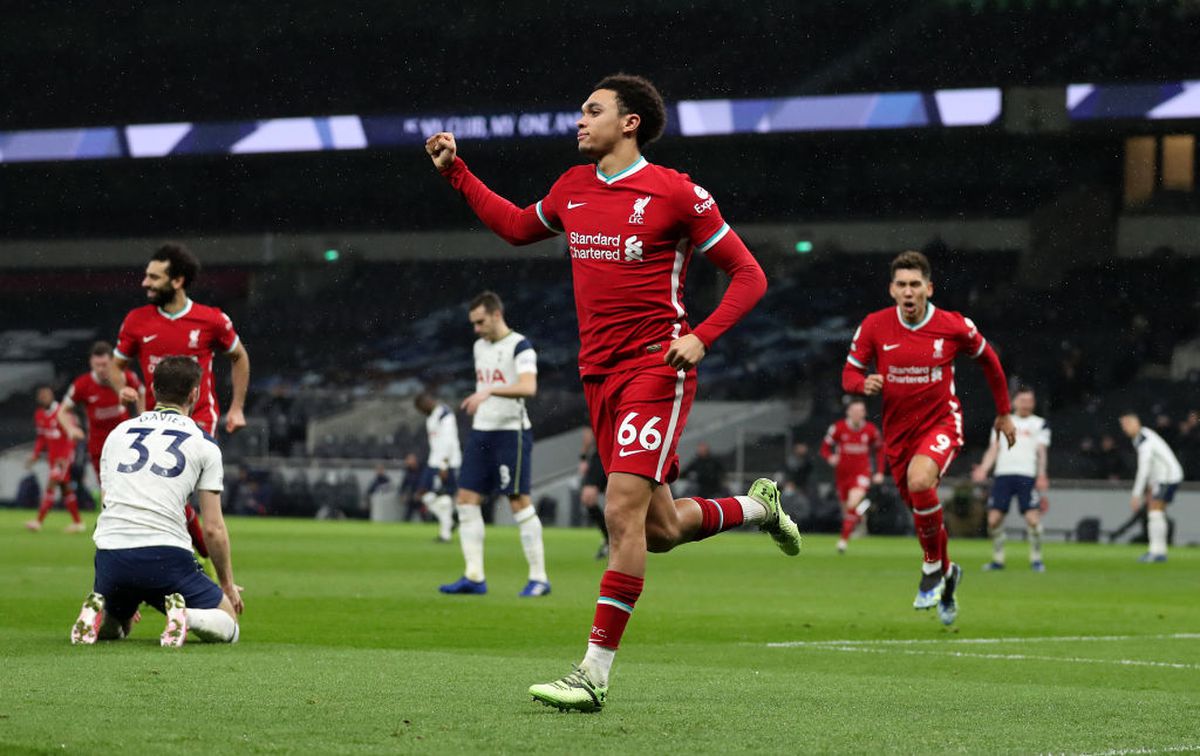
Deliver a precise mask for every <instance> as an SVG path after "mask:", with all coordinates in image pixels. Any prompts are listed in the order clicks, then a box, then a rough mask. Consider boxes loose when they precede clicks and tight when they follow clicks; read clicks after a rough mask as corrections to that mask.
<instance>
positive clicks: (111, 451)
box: [92, 411, 225, 551]
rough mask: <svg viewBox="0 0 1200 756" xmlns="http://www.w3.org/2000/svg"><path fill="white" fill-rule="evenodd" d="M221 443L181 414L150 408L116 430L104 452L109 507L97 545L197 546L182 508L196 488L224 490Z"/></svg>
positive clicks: (103, 485)
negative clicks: (189, 533) (189, 535)
mask: <svg viewBox="0 0 1200 756" xmlns="http://www.w3.org/2000/svg"><path fill="white" fill-rule="evenodd" d="M224 477H225V472H224V468H223V467H222V463H221V450H220V448H219V447H218V446H217V443H216V442H215V441H214V440H213V439H212V438H211V437H210V436H208V435H207V434H205V433H204V431H202V430H200V428H198V427H197V426H196V422H195V421H194V420H192V418H190V417H185V416H183V415H181V414H179V413H178V412H173V411H162V412H145V413H143V414H141V415H139V416H138V417H134V418H130V419H129V420H126V421H125V422H123V423H121V424H120V425H118V426H117V427H116V428H114V429H113V431H112V433H110V434H108V439H107V440H105V442H104V449H103V451H101V453H100V488H101V490H102V491H103V494H104V510H103V511H102V512H101V513H100V517H99V518H98V519H97V521H96V532H95V533H94V534H93V535H92V540H94V541H95V542H96V548H98V549H136V548H141V547H143V546H178V547H179V548H181V549H187V550H188V551H191V550H192V539H191V538H189V537H188V532H187V523H186V522H185V519H184V514H183V508H184V506H185V505H186V504H187V500H188V497H189V496H191V495H192V492H193V491H197V490H200V491H221V490H223V488H224Z"/></svg>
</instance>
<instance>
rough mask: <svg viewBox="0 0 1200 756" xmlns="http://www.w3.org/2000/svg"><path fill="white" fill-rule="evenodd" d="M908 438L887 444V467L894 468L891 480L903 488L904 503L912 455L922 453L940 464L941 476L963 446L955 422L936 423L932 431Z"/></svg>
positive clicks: (906, 495)
mask: <svg viewBox="0 0 1200 756" xmlns="http://www.w3.org/2000/svg"><path fill="white" fill-rule="evenodd" d="M911 438H913V439H916V440H915V441H909V442H905V443H901V444H896V445H890V444H889V445H888V446H887V447H886V449H885V452H884V453H885V454H886V455H887V463H888V467H889V468H891V470H892V479H893V480H895V481H896V487H897V488H899V489H900V498H902V499H903V500H904V501H905V502H907V501H908V500H909V498H908V464H909V462H912V460H913V457H916V456H917V455H923V456H926V457H929V458H930V459H932V460H933V461H934V463H935V464H936V465H937V466H938V475H939V476H942V475H945V474H946V470H948V469H949V468H950V463H951V462H953V461H954V457H955V456H956V455H957V454H958V450H959V449H961V448H962V445H963V442H962V434H961V432H960V431H959V430H958V427H957V426H956V425H955V424H954V422H953V421H950V422H948V423H946V424H943V425H936V426H934V427H933V428H932V429H931V430H926V431H923V432H921V433H918V434H916V435H914V436H911Z"/></svg>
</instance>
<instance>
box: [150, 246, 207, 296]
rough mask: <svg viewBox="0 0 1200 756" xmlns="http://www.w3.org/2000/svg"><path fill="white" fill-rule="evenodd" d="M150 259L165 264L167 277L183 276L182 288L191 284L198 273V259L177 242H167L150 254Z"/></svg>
mask: <svg viewBox="0 0 1200 756" xmlns="http://www.w3.org/2000/svg"><path fill="white" fill-rule="evenodd" d="M150 259H151V260H157V261H158V262H165V263H166V264H167V278H180V277H182V278H183V288H185V289H186V288H187V287H188V286H191V284H192V281H195V280H196V277H197V276H199V275H200V261H199V260H197V259H196V256H195V255H193V254H192V252H191V250H189V249H188V248H187V247H185V246H183V245H182V244H179V243H177V242H167V243H166V244H163V245H162V246H160V247H159V248H158V249H156V250H154V254H152V255H150Z"/></svg>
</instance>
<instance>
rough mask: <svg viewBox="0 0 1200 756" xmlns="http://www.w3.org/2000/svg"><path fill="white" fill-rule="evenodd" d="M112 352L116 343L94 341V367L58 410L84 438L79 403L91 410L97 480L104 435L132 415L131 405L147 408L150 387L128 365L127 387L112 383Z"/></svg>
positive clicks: (70, 431)
mask: <svg viewBox="0 0 1200 756" xmlns="http://www.w3.org/2000/svg"><path fill="white" fill-rule="evenodd" d="M112 353H113V348H112V344H109V343H108V342H107V341H97V342H96V343H95V344H93V345H92V350H91V354H90V356H89V358H88V363H89V365H88V366H89V367H90V368H91V370H90V371H89V372H86V373H84V374H83V375H81V376H79V377H78V378H76V379H75V380H74V381H72V382H71V387H70V388H68V389H67V395H66V396H64V397H63V400H62V407H61V409H59V411H58V423H59V425H61V426H62V428H63V430H64V431H66V432H67V435H68V436H70V437H71V438H72V440H75V441H79V440H82V439H83V437H84V432H83V430H82V429H80V427H79V423H78V422H77V421H76V419H75V413H74V411H73V410H74V409H75V407H76V406H82V407H83V411H84V412H85V413H86V414H87V440H88V445H87V447H88V458H89V459H91V461H92V469H93V470H95V471H96V478H97V480H99V478H100V451H101V450H102V449H103V448H104V439H106V438H108V434H109V433H111V432H112V429H113V428H116V427H117V426H118V425H120V424H121V423H122V422H124V421H125V420H128V419H129V409H128V405H130V404H132V405H135V406H136V407H137V414H139V415H140V414H142V412H143V411H144V410H145V409H146V406H145V401H146V390H145V389H144V388H143V387H142V382H141V381H140V380H138V377H137V374H136V373H134V372H133V371H132V370H129V369H128V368H126V369H125V371H124V374H125V389H124V390H123V391H122V392H121V393H120V394H118V393H117V392H116V390H114V389H113V387H112V385H111V384H110V383H109V367H110V363H111V362H112Z"/></svg>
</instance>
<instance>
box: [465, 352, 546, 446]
mask: <svg viewBox="0 0 1200 756" xmlns="http://www.w3.org/2000/svg"><path fill="white" fill-rule="evenodd" d="M521 373H537V352H535V351H533V345H532V344H530V343H529V339H527V338H525V337H524V336H522V335H521V334H519V333H517V332H516V331H509V333H508V335H507V336H505V337H504V338H502V339H500V340H499V341H488V340H487V339H478V340H477V341H476V342H475V390H476V391H483V390H484V389H489V388H496V387H497V386H513V385H515V384H516V382H517V376H518V375H520V374H521ZM471 427H472V428H474V429H475V430H483V431H492V430H523V429H528V428H529V427H530V425H529V414H528V413H527V412H526V411H525V400H524V399H510V398H508V397H505V396H489V397H488V398H487V399H486V400H485V401H484V402H483V404H480V405H479V409H477V410H476V411H475V421H474V423H472V424H471Z"/></svg>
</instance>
